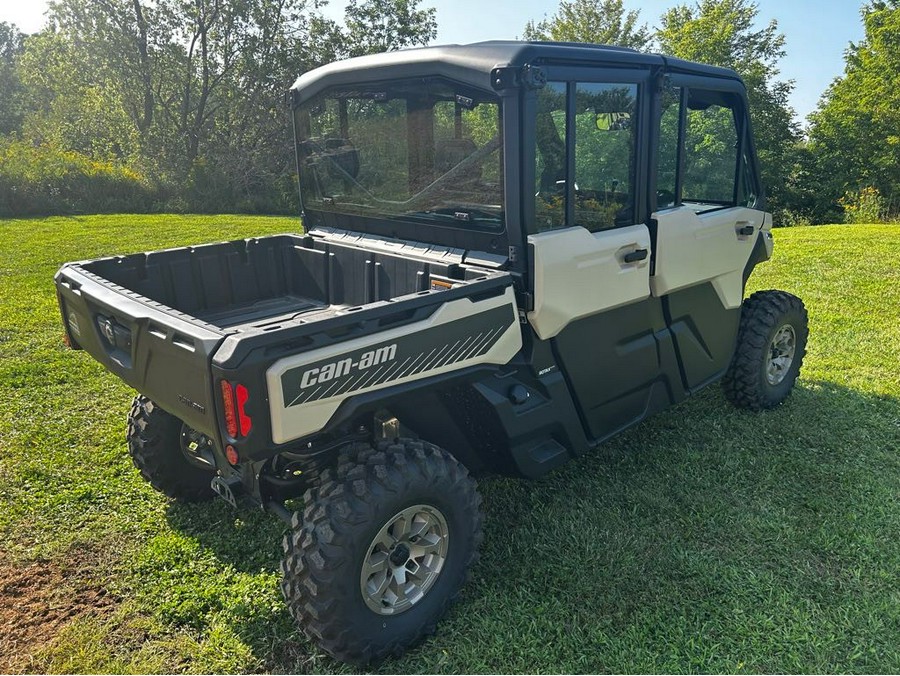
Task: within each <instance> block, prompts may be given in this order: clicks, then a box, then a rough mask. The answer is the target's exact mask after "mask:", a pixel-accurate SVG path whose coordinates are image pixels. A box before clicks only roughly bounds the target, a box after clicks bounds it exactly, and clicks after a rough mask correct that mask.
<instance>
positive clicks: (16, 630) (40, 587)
mask: <svg viewBox="0 0 900 676" xmlns="http://www.w3.org/2000/svg"><path fill="white" fill-rule="evenodd" d="M95 573H96V560H95V559H94V558H93V557H92V556H91V554H90V552H88V551H84V550H81V551H79V552H76V554H75V556H74V557H73V556H67V557H64V558H63V559H62V560H53V561H43V560H39V561H33V562H30V563H24V564H23V563H13V562H11V561H8V560H6V559H4V558H2V557H0V673H9V672H14V671H22V670H27V669H28V666H29V664H31V660H32V656H33V655H34V654H35V652H37V651H38V650H39V649H40V648H41V647H42V646H44V645H46V644H47V643H49V642H50V641H52V640H53V638H54V637H56V635H57V634H58V633H59V631H60V629H62V628H63V627H64V626H65V625H66V624H68V623H69V622H71V621H72V620H74V619H75V618H77V617H82V616H85V615H95V616H96V615H99V614H103V613H107V612H109V611H110V610H111V609H112V608H113V606H115V604H116V603H117V599H115V598H114V597H113V596H112V595H111V594H109V593H107V591H106V589H105V588H104V587H103V586H102V584H99V583H97V582H96V581H95V580H94V579H92V578H95V577H96V574H95Z"/></svg>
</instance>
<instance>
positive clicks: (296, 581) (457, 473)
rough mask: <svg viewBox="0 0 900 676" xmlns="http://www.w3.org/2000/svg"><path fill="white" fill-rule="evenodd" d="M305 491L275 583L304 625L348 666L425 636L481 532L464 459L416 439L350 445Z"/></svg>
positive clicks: (456, 586)
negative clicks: (371, 444) (279, 573)
mask: <svg viewBox="0 0 900 676" xmlns="http://www.w3.org/2000/svg"><path fill="white" fill-rule="evenodd" d="M304 500H305V503H306V506H305V509H304V510H303V514H302V515H301V514H300V513H297V514H295V515H294V521H293V526H292V528H291V530H290V531H289V532H288V533H287V534H286V535H285V539H284V550H285V557H284V560H283V562H282V573H283V575H284V577H283V580H282V583H281V590H282V593H283V594H284V597H285V600H286V601H287V604H288V608H289V610H290V612H291V614H292V615H293V617H294V618H295V619H296V620H297V622H298V623H299V624H300V626H301V627H302V628H303V630H304V631H305V633H306V634H307V635H308V636H309V637H310V638H311V639H312V640H313V641H314V642H315V643H317V644H318V645H319V646H320V647H321V648H322V649H323V650H325V651H326V652H328V653H329V654H330V655H332V656H333V657H336V658H338V659H341V660H345V661H348V662H353V663H356V664H367V663H371V662H378V661H380V660H382V659H383V658H385V657H387V656H390V655H399V654H401V653H402V652H403V651H404V650H405V649H406V648H408V647H410V646H412V645H414V644H415V643H417V642H418V641H419V640H420V639H422V638H423V637H425V636H427V635H429V634H431V633H433V632H434V630H435V626H436V624H437V621H438V620H439V619H440V618H441V617H442V616H443V615H444V613H445V612H446V611H447V609H448V607H449V606H450V603H451V602H452V601H453V600H454V599H455V597H456V596H457V595H458V594H459V591H460V588H461V587H462V585H463V583H464V581H465V579H466V576H467V574H468V571H469V569H470V568H471V566H472V565H473V564H474V562H475V561H476V559H477V556H478V545H479V544H480V542H481V538H482V532H481V523H482V516H481V509H480V505H481V498H480V496H479V495H478V492H477V487H476V484H475V481H474V480H473V479H472V478H471V477H469V474H468V472H467V471H466V469H465V467H463V466H462V465H461V464H460V463H459V462H458V461H457V460H456V459H455V458H453V457H452V456H451V455H450V454H449V453H447V452H446V451H444V450H443V449H440V448H438V447H437V446H434V445H432V444H428V443H425V442H421V441H414V440H410V439H399V440H396V441H391V442H387V441H383V442H380V443H379V444H378V445H377V446H376V447H372V446H370V445H368V444H352V445H350V446H348V447H346V448H345V449H344V450H343V451H342V452H341V454H340V458H339V460H338V463H337V465H336V467H334V468H332V469H328V470H326V471H325V472H323V474H322V475H321V481H320V482H319V485H318V486H317V487H314V488H311V489H310V490H308V491H307V493H306V495H305V497H304Z"/></svg>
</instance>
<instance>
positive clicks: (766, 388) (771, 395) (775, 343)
mask: <svg viewBox="0 0 900 676" xmlns="http://www.w3.org/2000/svg"><path fill="white" fill-rule="evenodd" d="M808 336H809V327H808V316H807V314H806V308H805V307H804V305H803V301H802V300H800V299H799V298H797V296H794V295H792V294H789V293H786V292H785V291H757V292H756V293H754V294H753V295H752V296H750V298H748V299H747V300H745V301H744V307H743V309H742V311H741V324H740V329H739V330H738V339H737V346H736V347H735V351H734V357H733V358H732V360H731V366H729V368H728V372H727V373H726V374H725V378H724V379H723V381H722V388H723V390H724V392H725V396H726V397H727V398H728V400H729V401H730V402H731V403H732V404H734V405H735V406H738V407H740V408H748V409H750V410H753V411H760V410H763V409H769V408H774V407H776V406H778V405H779V404H780V403H781V402H783V401H784V400H785V399H787V397H788V395H789V394H790V393H791V390H792V389H793V387H794V383H795V382H796V380H797V376H799V375H800V367H801V366H802V365H803V357H804V356H805V355H806V340H807V337H808Z"/></svg>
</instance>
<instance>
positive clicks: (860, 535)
mask: <svg viewBox="0 0 900 676" xmlns="http://www.w3.org/2000/svg"><path fill="white" fill-rule="evenodd" d="M898 448H900V402H898V401H897V400H896V399H894V398H891V397H877V396H872V395H867V394H863V393H860V392H857V391H853V390H849V389H846V388H843V387H840V386H837V385H834V384H831V383H827V382H816V381H803V382H802V383H801V385H800V386H799V387H798V389H797V391H796V392H795V393H794V395H793V396H792V398H791V399H790V400H788V402H786V404H785V405H783V406H782V407H780V408H779V409H777V410H774V411H769V412H763V413H759V414H753V413H748V412H745V411H738V410H735V409H732V408H731V407H729V406H728V405H727V403H726V402H725V401H724V398H723V397H722V396H721V394H720V392H719V390H718V388H711V389H708V390H705V391H704V392H702V393H700V394H698V395H697V396H696V397H695V398H693V399H691V400H689V401H687V402H684V403H683V404H681V405H679V406H678V407H676V408H674V409H672V410H670V411H668V412H665V413H662V414H660V415H658V416H656V417H654V418H652V419H650V420H648V421H646V422H644V423H643V424H641V425H639V426H637V427H635V428H633V429H631V430H629V431H627V432H625V433H623V434H621V435H619V436H618V437H616V438H615V439H613V440H611V441H610V442H608V443H606V444H604V445H603V446H602V447H601V448H599V449H597V450H595V451H592V452H589V453H587V454H585V455H583V456H581V457H579V458H578V459H576V460H575V461H573V462H571V463H569V464H568V465H567V466H566V467H564V468H562V469H560V470H559V471H557V472H554V473H553V474H551V475H550V476H549V477H547V478H545V479H543V480H540V481H535V482H527V481H522V480H514V479H492V480H488V481H485V482H482V484H481V489H482V492H483V494H484V498H485V511H486V519H485V530H486V533H485V545H484V547H483V550H482V558H481V562H480V564H479V565H478V566H477V567H476V569H475V570H474V573H473V579H472V581H471V582H470V584H469V585H468V587H467V589H466V591H465V594H464V600H463V602H462V603H460V604H458V605H457V606H456V607H455V608H454V610H453V611H452V612H451V613H450V615H449V617H448V618H447V620H445V621H444V622H443V623H442V625H441V628H440V629H439V633H438V636H437V637H436V638H434V639H432V640H431V641H430V642H429V643H430V644H431V646H432V648H430V649H429V648H425V649H421V650H414V651H412V652H411V653H410V654H409V655H408V656H407V657H404V658H402V659H401V660H399V661H391V662H388V663H387V664H386V665H384V667H383V669H384V670H386V671H395V672H404V671H412V672H420V671H485V670H488V671H491V670H496V671H519V670H527V671H547V670H549V671H570V672H584V671H599V670H603V671H607V670H611V671H647V670H650V671H689V670H702V671H734V670H736V669H747V670H750V671H797V670H801V671H821V670H825V671H833V670H847V669H857V670H858V669H864V670H869V669H872V668H878V669H881V670H887V671H896V670H897V669H898V668H900V653H898V649H897V647H896V645H895V641H894V640H893V638H892V636H893V637H894V638H895V636H894V634H895V632H894V629H892V627H893V628H896V627H897V626H900V618H898V613H897V609H896V606H895V605H892V601H891V599H892V598H893V596H892V595H893V594H894V593H895V590H893V585H892V583H891V579H893V578H892V575H891V571H894V572H896V570H897V569H898V567H900V544H898V542H897V539H892V540H890V541H888V540H886V539H885V534H886V533H890V532H894V533H896V532H897V529H898V526H900V515H898V513H897V510H896V494H897V489H898V477H900V454H898V453H897V451H898ZM891 505H893V506H894V508H893V509H892V508H891ZM168 518H169V522H170V523H171V525H172V526H173V527H174V528H176V529H178V530H181V531H183V532H186V533H189V534H190V535H192V536H193V537H195V538H197V540H198V541H199V542H200V544H201V545H202V546H203V547H205V548H208V549H209V550H211V551H212V552H214V554H215V556H217V557H218V558H219V559H220V560H221V561H222V562H223V563H227V564H230V565H231V566H233V567H234V568H235V569H236V570H239V571H246V572H259V571H265V572H269V573H275V572H277V570H278V562H279V559H280V539H281V537H280V536H281V533H282V532H283V524H282V523H281V522H280V521H279V520H277V519H276V518H275V517H273V516H270V515H266V514H261V513H252V514H247V513H241V514H240V515H236V514H235V513H234V512H232V511H231V510H230V508H228V506H227V505H224V504H210V505H203V506H193V507H181V506H175V505H173V506H171V507H170V509H169V512H168ZM892 590H893V591H892ZM891 607H893V608H894V609H893V610H890V608H891ZM231 617H232V621H233V623H234V625H233V629H234V631H235V632H236V633H237V634H238V635H239V636H240V637H241V638H242V639H243V640H244V641H245V642H246V643H247V644H248V645H250V646H251V648H252V650H253V652H254V654H255V655H256V656H257V657H258V658H259V659H260V660H261V661H262V662H263V663H264V664H265V666H266V668H268V669H273V670H276V671H290V670H293V669H296V668H298V667H300V666H302V667H304V668H310V666H311V664H312V663H310V662H309V661H308V660H309V659H310V655H309V652H308V651H309V650H310V647H309V645H308V644H307V643H306V642H305V640H304V639H302V638H300V636H299V634H297V633H294V632H293V629H292V625H291V624H290V622H289V620H288V618H287V614H286V613H285V612H283V611H277V610H274V609H272V610H270V611H269V612H268V613H263V614H262V615H260V614H259V613H250V614H249V616H248V617H242V616H241V613H239V612H237V613H233V614H232V615H231ZM879 617H880V619H879ZM892 622H893V623H894V624H891V623H892ZM512 646H515V649H513V647H512ZM434 648H437V649H434ZM314 659H316V660H320V659H321V656H318V657H315V658H314ZM323 667H324V668H326V669H334V668H335V667H337V665H336V664H334V663H328V662H325V663H319V666H318V667H316V668H323Z"/></svg>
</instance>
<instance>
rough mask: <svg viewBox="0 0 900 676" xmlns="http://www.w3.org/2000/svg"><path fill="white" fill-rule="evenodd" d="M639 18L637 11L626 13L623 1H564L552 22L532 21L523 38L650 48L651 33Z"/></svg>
mask: <svg viewBox="0 0 900 676" xmlns="http://www.w3.org/2000/svg"><path fill="white" fill-rule="evenodd" d="M639 17H640V11H638V10H630V11H627V12H626V11H625V8H624V6H623V0H561V2H560V3H559V9H558V10H557V11H556V14H554V15H553V17H552V18H551V19H546V18H545V19H543V20H541V21H538V22H537V23H535V22H534V21H529V22H528V23H527V24H526V25H525V32H524V35H523V37H524V38H525V39H526V40H544V41H547V40H550V41H554V42H586V43H590V44H598V45H618V46H620V47H632V48H634V49H647V47H648V46H649V44H650V38H651V36H650V31H649V30H648V29H647V25H646V24H638V18H639Z"/></svg>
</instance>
